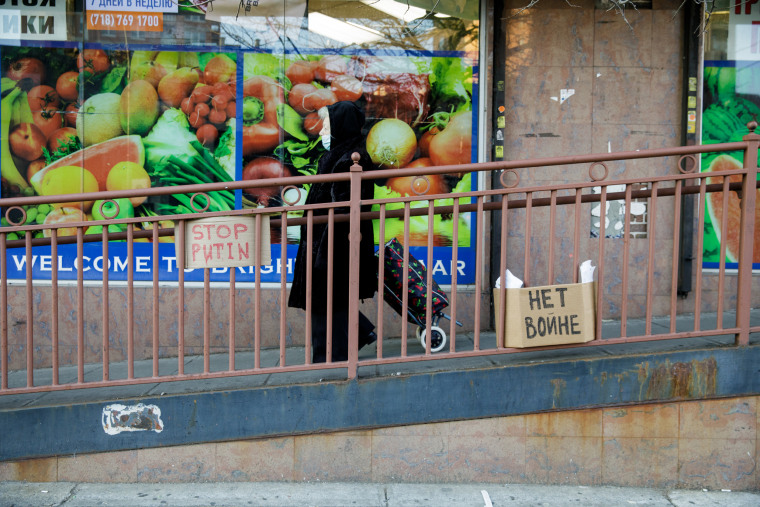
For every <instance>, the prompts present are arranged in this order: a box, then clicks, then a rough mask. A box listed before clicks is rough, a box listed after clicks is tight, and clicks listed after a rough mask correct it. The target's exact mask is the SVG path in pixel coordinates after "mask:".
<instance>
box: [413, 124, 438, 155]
mask: <svg viewBox="0 0 760 507" xmlns="http://www.w3.org/2000/svg"><path fill="white" fill-rule="evenodd" d="M440 131H441V129H439V128H438V127H431V128H430V129H429V130H426V131H425V133H424V134H422V136H420V140H419V141H417V147H418V148H419V149H420V157H429V156H430V141H432V140H433V137H435V136H436V135H437V134H438V133H439V132H440Z"/></svg>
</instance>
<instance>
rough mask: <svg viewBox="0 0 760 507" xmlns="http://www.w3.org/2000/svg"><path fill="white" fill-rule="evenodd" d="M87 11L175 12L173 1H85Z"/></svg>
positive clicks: (176, 6)
mask: <svg viewBox="0 0 760 507" xmlns="http://www.w3.org/2000/svg"><path fill="white" fill-rule="evenodd" d="M85 8H86V9H87V10H88V11H116V12H177V11H178V10H179V6H178V5H177V2H175V1H173V0H85Z"/></svg>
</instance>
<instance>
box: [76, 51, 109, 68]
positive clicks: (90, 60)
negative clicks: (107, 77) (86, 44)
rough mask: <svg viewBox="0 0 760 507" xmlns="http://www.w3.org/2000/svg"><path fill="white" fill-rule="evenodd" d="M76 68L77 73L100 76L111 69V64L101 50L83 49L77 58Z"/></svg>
mask: <svg viewBox="0 0 760 507" xmlns="http://www.w3.org/2000/svg"><path fill="white" fill-rule="evenodd" d="M77 66H78V68H79V72H84V71H87V72H89V73H90V74H101V73H103V72H106V71H108V69H110V68H111V62H110V60H109V59H108V55H107V54H106V52H105V51H103V50H102V49H85V50H84V51H82V52H81V53H79V56H77Z"/></svg>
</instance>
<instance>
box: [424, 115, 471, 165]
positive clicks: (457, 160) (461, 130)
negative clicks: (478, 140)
mask: <svg viewBox="0 0 760 507" xmlns="http://www.w3.org/2000/svg"><path fill="white" fill-rule="evenodd" d="M430 159H431V160H432V161H433V165H458V164H469V163H470V162H472V111H460V112H459V113H455V114H453V115H452V116H451V118H449V123H448V124H447V125H446V128H444V129H443V130H442V131H441V132H440V133H438V134H436V135H435V136H434V137H433V139H432V140H431V141H430Z"/></svg>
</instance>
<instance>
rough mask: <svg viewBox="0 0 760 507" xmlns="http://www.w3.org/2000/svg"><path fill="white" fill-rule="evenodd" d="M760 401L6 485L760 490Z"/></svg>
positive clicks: (218, 448)
mask: <svg viewBox="0 0 760 507" xmlns="http://www.w3.org/2000/svg"><path fill="white" fill-rule="evenodd" d="M758 406H760V397H742V398H726V399H718V400H703V401H688V402H675V403H660V404H657V403H655V404H642V405H634V406H626V407H618V408H600V409H587V410H572V411H562V412H547V413H540V414H528V415H517V416H509V417H495V418H488V419H478V420H465V421H456V422H444V423H434V424H420V425H411V426H403V427H389V428H378V429H372V430H366V431H350V432H336V433H325V434H311V435H300V436H293V437H279V438H266V439H257V440H245V441H232V442H224V443H207V444H198V445H185V446H176V447H168V448H153V449H140V450H132V451H118V452H109V453H98V454H89V455H76V456H59V457H51V458H40V459H32V460H23V461H10V462H2V463H0V481H31V482H49V481H66V482H142V483H158V482H204V481H225V482H226V481H317V480H319V481H353V482H422V483H425V482H428V483H444V482H453V483H465V482H484V483H502V484H503V483H537V484H572V485H589V486H590V485H614V486H640V487H649V488H675V487H677V488H706V489H731V490H734V491H738V490H744V491H750V490H758V489H760V482H759V479H760V477H759V475H758V472H757V469H756V461H757V458H758V456H760V450H759V449H758V440H759V439H758V436H759V435H758V428H760V420H759V419H758Z"/></svg>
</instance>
